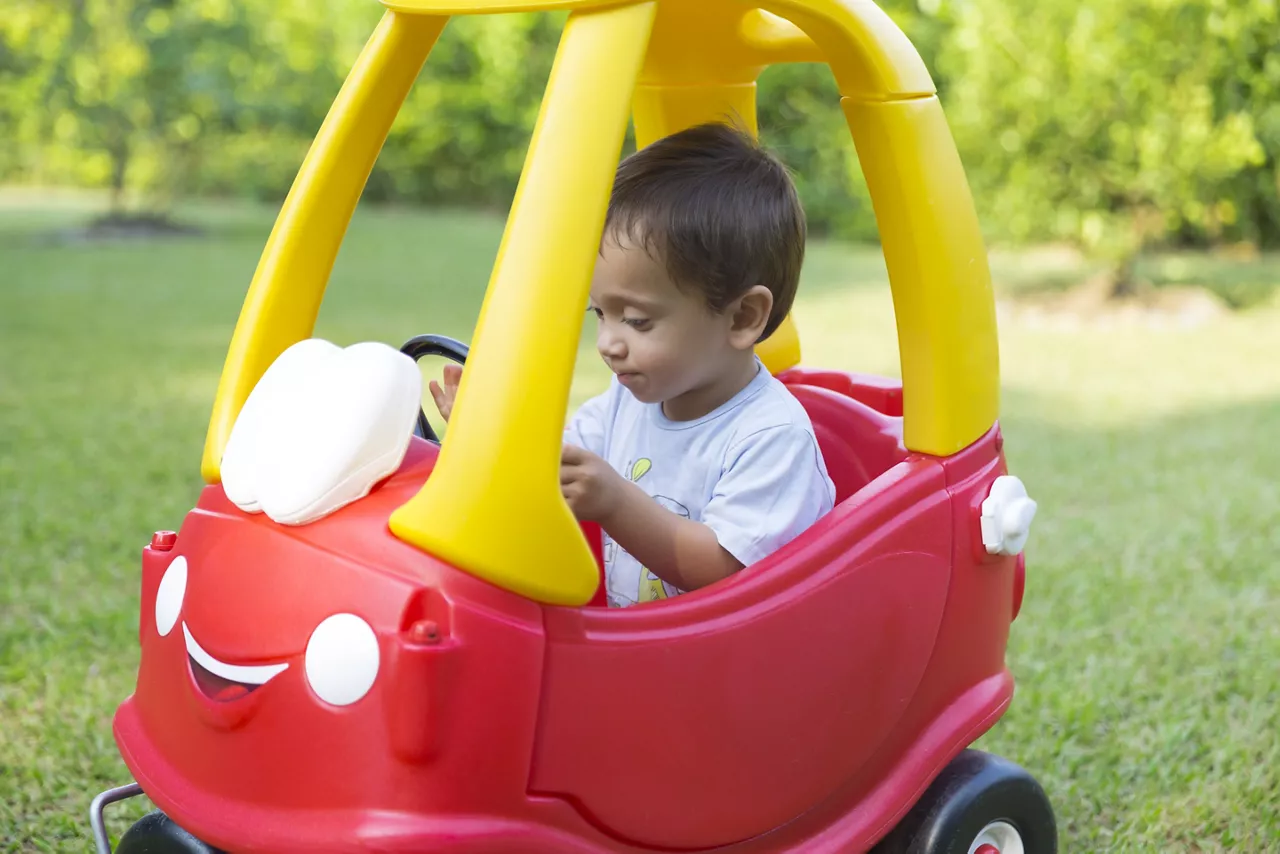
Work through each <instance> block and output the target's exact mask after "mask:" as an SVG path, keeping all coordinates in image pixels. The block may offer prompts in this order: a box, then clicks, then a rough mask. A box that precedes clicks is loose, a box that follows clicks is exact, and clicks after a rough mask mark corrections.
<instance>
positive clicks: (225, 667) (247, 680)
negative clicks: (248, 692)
mask: <svg viewBox="0 0 1280 854" xmlns="http://www.w3.org/2000/svg"><path fill="white" fill-rule="evenodd" d="M182 634H183V635H184V636H186V639H187V654H188V655H190V656H191V660H192V661H194V662H195V663H196V664H199V665H200V666H201V667H203V668H204V669H205V670H207V671H209V672H210V673H212V674H213V675H214V676H218V677H221V678H222V679H225V680H227V681H228V682H239V683H241V684H244V685H265V684H266V683H267V680H269V679H271V678H272V677H273V676H276V675H277V674H279V673H282V672H284V670H285V669H287V668H288V667H289V665H287V664H259V665H254V666H249V665H244V664H227V663H226V662H224V661H219V660H218V659H216V658H214V657H213V656H212V655H210V654H209V653H207V652H205V651H204V650H203V649H201V648H200V644H198V643H196V639H195V638H193V637H192V636H191V630H190V629H188V628H187V624H186V622H185V621H184V622H183V623H182Z"/></svg>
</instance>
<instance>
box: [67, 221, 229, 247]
mask: <svg viewBox="0 0 1280 854" xmlns="http://www.w3.org/2000/svg"><path fill="white" fill-rule="evenodd" d="M203 234H204V231H203V230H202V229H199V228H197V227H195V226H193V225H188V224H186V223H181V222H177V221H176V220H173V219H170V218H169V217H167V216H160V215H154V214H128V215H121V214H115V215H110V216H104V217H99V218H98V219H95V220H93V221H91V222H90V223H89V224H88V225H86V226H83V227H80V228H64V229H60V230H58V231H55V232H52V233H50V234H48V235H46V236H45V240H47V241H49V242H54V243H109V242H114V241H131V240H163V239H167V238H174V237H199V236H201V235H203Z"/></svg>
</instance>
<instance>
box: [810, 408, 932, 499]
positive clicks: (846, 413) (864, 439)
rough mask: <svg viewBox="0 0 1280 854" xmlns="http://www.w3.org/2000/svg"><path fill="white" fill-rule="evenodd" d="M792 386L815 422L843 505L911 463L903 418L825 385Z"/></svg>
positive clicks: (821, 446) (837, 496)
mask: <svg viewBox="0 0 1280 854" xmlns="http://www.w3.org/2000/svg"><path fill="white" fill-rule="evenodd" d="M788 388H789V389H790V391H791V393H792V394H793V395H795V397H796V399H797V400H799V401H800V402H801V403H802V404H804V408H805V411H806V412H808V413H809V419H810V420H811V421H812V422H813V432H814V435H815V436H816V437H817V439H818V447H819V448H821V449H822V458H823V460H824V461H825V462H826V464H827V473H828V474H829V475H831V480H832V482H833V483H834V484H835V487H836V502H837V503H839V502H842V501H844V500H845V499H846V498H848V497H849V496H851V495H853V494H854V493H856V492H857V491H858V490H860V489H862V488H863V487H864V486H866V485H867V484H869V483H870V482H871V481H873V480H875V479H876V478H877V477H879V476H880V475H882V474H884V473H885V472H887V471H888V470H889V469H890V468H892V467H893V466H894V465H896V464H897V463H899V462H901V461H902V460H904V459H906V457H907V449H906V448H905V447H903V445H902V419H901V418H895V417H893V416H890V415H885V414H883V413H881V412H878V411H876V410H875V409H872V408H871V407H870V406H868V405H867V404H865V403H862V402H861V401H858V400H856V399H854V398H852V397H848V396H846V395H843V394H839V393H837V392H833V391H830V390H828V389H826V388H821V387H819V386H810V385H789V386H788Z"/></svg>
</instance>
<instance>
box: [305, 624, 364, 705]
mask: <svg viewBox="0 0 1280 854" xmlns="http://www.w3.org/2000/svg"><path fill="white" fill-rule="evenodd" d="M306 674H307V683H308V684H309V685H310V686H311V690H312V691H315V692H316V696H318V697H319V698H320V699H321V700H324V701H325V702H326V703H332V704H333V705H335V706H349V705H351V704H352V703H354V702H355V701H356V700H359V699H360V698H361V697H363V696H364V695H365V694H367V693H368V692H369V689H370V688H372V687H373V680H374V679H376V678H377V677H378V636H377V635H375V634H374V633H373V629H372V628H370V626H369V624H368V623H366V622H365V621H364V620H362V619H360V618H359V617H357V616H356V615H355V614H334V615H333V616H332V617H327V618H325V619H324V620H323V621H322V622H321V623H320V625H318V626H316V630H315V631H314V632H312V633H311V640H309V641H307V656H306Z"/></svg>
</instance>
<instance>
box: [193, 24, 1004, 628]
mask: <svg viewBox="0 0 1280 854" xmlns="http://www.w3.org/2000/svg"><path fill="white" fill-rule="evenodd" d="M383 2H384V5H386V6H387V7H388V9H387V12H386V13H385V14H384V16H383V19H382V21H381V22H380V23H379V24H378V27H377V29H376V30H375V32H374V34H373V36H372V37H371V38H370V40H369V42H368V44H367V45H366V47H365V49H364V51H363V52H362V53H361V55H360V57H359V59H358V60H357V61H356V64H355V66H354V67H353V68H352V70H351V73H350V75H349V76H348V78H347V81H346V83H345V84H344V85H343V87H342V90H341V91H340V92H339V94H338V97H337V99H336V100H335V102H334V105H333V107H332V109H331V110H330V112H329V115H328V117H327V118H326V119H325V122H324V124H323V126H322V127H321V129H320V132H319V134H318V135H317V137H316V140H315V143H314V144H313V145H312V148H311V150H310V152H309V153H308V155H307V158H306V160H305V161H304V162H303V165H302V168H301V170H300V172H299V174H298V177H297V179H296V181H295V183H294V186H293V188H292V190H291V191H290V193H289V196H288V198H287V199H286V200H285V203H284V206H283V207H282V209H281V211H280V215H279V218H278V219H277V222H276V225H275V228H274V229H273V230H272V233H271V236H270V238H269V239H268V241H267V245H266V248H265V250H264V251H263V255H262V259H261V260H260V262H259V264H258V269H257V271H256V272H255V274H254V277H253V281H252V283H251V285H250V287H249V293H248V295H247V297H246V299H245V304H244V308H243V310H242V312H241V316H240V320H239V322H238V324H237V326H236V330H235V333H234V335H233V338H232V341H231V346H230V350H229V352H228V355H227V361H226V365H225V367H224V369H223V374H222V379H221V382H220V384H219V386H218V393H217V398H216V400H215V403H214V411H213V416H212V419H211V422H210V427H209V433H208V438H207V440H206V445H205V453H204V459H203V464H202V471H203V474H204V476H205V478H206V480H208V481H209V482H216V481H217V480H218V478H219V465H220V461H221V457H222V451H223V448H224V447H225V445H226V441H227V437H228V436H229V434H230V431H231V427H232V425H233V424H234V423H235V417H236V414H237V413H238V412H239V410H240V407H241V406H242V405H243V403H244V401H245V399H246V397H247V396H248V394H249V392H250V391H251V390H252V388H253V386H254V384H255V383H256V382H257V380H258V378H259V377H260V376H261V375H262V374H263V372H264V371H265V370H266V368H267V367H268V366H269V365H270V364H271V362H272V361H273V360H274V359H275V358H276V356H278V355H279V354H280V353H281V352H282V351H283V350H284V349H285V348H287V347H288V346H289V345H291V344H293V343H294V342H296V341H298V340H301V339H302V338H305V337H308V336H309V335H310V334H311V331H312V328H313V326H314V323H315V318H316V315H317V313H318V311H319V307H320V301H321V298H322V296H323V293H324V288H325V285H326V283H327V281H328V277H329V273H330V269H331V267H332V264H333V260H334V257H335V256H336V254H337V251H338V246H339V244H340V243H341V240H342V236H343V234H344V233H345V231H346V227H347V224H348V222H349V220H350V217H351V214H352V212H353V211H354V209H355V206H356V202H357V201H358V199H359V196H360V193H361V191H362V189H363V187H364V184H365V181H366V180H367V178H368V175H369V171H370V170H371V169H372V167H373V163H374V160H375V159H376V157H377V154H378V151H379V149H380V148H381V146H382V143H383V141H384V140H385V139H386V135H387V132H388V130H389V128H390V126H391V122H392V120H393V119H394V118H395V115H396V113H397V112H398V110H399V108H400V104H401V103H402V102H403V100H404V97H405V95H406V94H407V92H408V90H409V88H410V87H411V86H412V84H413V81H414V79H415V78H416V76H417V74H418V71H419V70H420V68H421V66H422V63H423V62H424V61H425V60H426V58H427V55H428V53H429V52H430V50H431V47H432V46H433V45H434V43H435V41H436V39H437V38H438V36H439V35H440V32H441V30H442V29H443V27H444V26H445V23H446V22H447V21H448V17H449V16H450V15H453V14H474V13H497V12H515V11H535V10H552V9H561V10H568V11H569V15H568V19H567V22H566V24H565V30H564V35H563V37H562V39H561V43H560V47H559V51H558V53H557V55H556V59H555V63H554V66H553V68H552V71H551V76H550V79H549V81H548V84H547V89H546V93H545V95H544V98H543V102H542V107H541V111H540V113H539V115H538V120H537V124H536V126H535V128H534V132H533V138H532V141H531V143H530V146H529V151H528V155H527V159H526V161H525V167H524V171H523V173H522V175H521V178H520V183H519V186H518V189H517V191H516V196H515V200H514V202H513V203H512V207H511V212H510V216H509V218H508V220H507V228H506V231H505V233H504V235H503V240H502V245H501V248H500V249H499V251H498V256H497V260H496V262H495V264H494V269H493V273H492V278H491V279H490V282H489V287H488V290H487V291H486V294H485V299H484V303H483V305H482V307H481V311H480V318H479V321H478V323H477V326H476V330H475V334H474V338H473V340H472V346H471V353H470V357H469V359H468V362H467V370H466V372H465V374H464V376H463V381H462V387H461V389H460V390H459V395H458V399H457V402H456V404H455V407H454V411H453V415H452V418H451V421H450V431H449V441H448V442H447V443H446V444H445V446H444V447H443V448H442V450H441V454H440V459H439V462H438V463H437V466H436V468H435V471H434V472H433V473H432V475H431V477H430V478H429V479H428V481H427V483H426V484H425V485H424V486H423V488H422V490H421V492H419V493H418V495H417V496H415V497H414V498H413V499H412V500H411V501H409V502H408V503H407V504H405V505H404V506H403V507H401V508H399V509H398V510H397V511H396V512H395V513H394V514H393V515H392V517H391V522H390V524H391V529H392V531H393V532H394V533H395V534H396V535H397V536H399V537H400V538H402V539H404V540H406V541H408V542H411V543H414V544H415V545H418V546H420V547H421V548H423V549H425V550H426V551H429V552H430V553H432V554H434V555H437V556H438V557H440V558H442V559H444V560H446V561H449V562H451V563H453V564H454V565H456V566H458V567H460V568H463V569H465V570H467V571H469V572H472V573H474V574H476V575H478V576H480V577H483V578H486V579H488V580H490V581H492V582H493V583H495V584H498V585H500V586H502V587H505V588H507V589H510V590H512V591H515V592H517V593H520V594H522V595H525V596H528V597H530V598H533V599H535V600H537V601H540V602H545V603H551V604H564V605H579V604H583V603H585V602H586V601H588V600H589V599H590V597H591V595H592V593H593V591H594V589H595V587H596V584H597V577H598V575H597V569H596V566H595V563H594V560H593V558H592V557H591V554H590V551H589V550H588V547H587V545H586V542H585V540H584V538H583V536H582V534H581V531H580V529H579V527H578V524H577V522H576V520H574V518H573V516H572V514H571V513H570V511H569V509H568V507H567V505H566V504H565V502H564V501H563V499H562V497H561V495H560V487H559V473H558V467H559V458H560V444H561V436H562V433H563V428H564V413H565V410H566V409H567V404H568V397H569V384H570V380H571V377H572V373H573V365H574V358H575V356H576V352H577V345H578V337H579V332H580V329H581V315H582V306H583V305H585V304H586V300H587V291H588V287H589V283H590V278H591V272H592V267H593V264H594V261H595V257H596V251H597V247H598V243H599V237H600V232H601V230H602V228H603V222H604V213H605V208H606V205H607V201H608V194H609V189H610V186H611V183H612V179H613V174H614V170H615V167H616V165H617V159H618V154H619V151H620V149H621V147H622V140H623V136H624V133H625V130H626V125H627V120H628V117H629V116H631V117H633V118H634V122H635V128H636V137H637V142H638V144H640V145H646V144H648V143H649V142H651V141H652V140H654V139H657V138H660V137H662V136H665V135H667V134H670V133H673V132H675V131H677V130H680V129H681V128H684V127H688V126H690V125H693V124H696V123H699V122H703V121H712V120H725V119H736V120H738V121H741V122H745V123H746V124H747V125H748V126H749V127H750V128H751V129H752V130H754V129H755V115H756V105H755V91H756V90H755V81H756V78H757V77H758V75H759V74H760V72H761V71H762V70H763V69H764V68H765V67H766V66H768V65H770V64H773V63H776V62H795V61H815V60H817V61H825V62H827V63H828V64H829V65H830V66H831V69H832V71H833V73H834V75H835V78H836V83H837V85H838V87H839V90H840V93H841V96H842V97H841V106H842V108H843V110H844V112H845V115H846V117H847V119H848V123H849V127H850V130H851V132H852V134H853V139H854V143H855V145H856V146H857V151H858V156H859V158H860V160H861V163H862V169H863V172H864V174H865V175H866V179H867V184H868V186H869V188H870V191H871V197H872V202H873V205H874V207H875V212H876V217H877V221H878V223H879V228H880V236H881V242H882V245H883V248H884V254H885V260H886V262H887V265H888V269H889V279H890V284H891V287H892V290H893V299H894V308H895V314H896V317H897V326H898V340H899V347H900V351H901V360H902V376H903V389H904V416H905V420H904V431H905V442H906V445H907V447H908V448H909V449H911V450H913V451H917V452H921V453H927V454H934V455H939V456H945V455H949V454H952V453H955V452H956V451H958V450H960V449H962V448H964V447H966V446H967V445H969V444H970V443H972V442H973V441H975V440H976V439H978V438H979V437H980V436H982V435H983V434H984V433H985V432H986V431H987V430H989V429H990V428H991V426H992V425H993V423H994V422H995V419H996V415H997V408H998V376H999V371H998V356H997V346H996V330H995V309H994V301H993V298H992V294H991V287H990V273H989V271H988V267H987V258H986V252H985V249H984V246H983V242H982V237H981V234H980V232H979V229H978V222H977V217H976V214H975V212H974V207H973V201H972V198H971V196H970V193H969V187H968V183H967V181H966V180H965V177H964V172H963V169H962V167H961V165H960V159H959V156H958V154H957V153H956V149H955V144H954V142H953V141H952V138H951V133H950V130H949V129H948V127H947V124H946V120H945V118H944V116H943V113H942V108H941V105H940V104H939V102H938V99H937V97H936V94H935V90H934V86H933V83H932V81H931V79H930V78H929V74H928V72H927V71H926V69H925V67H924V64H923V62H922V61H921V59H920V57H919V55H918V53H917V52H916V51H915V49H914V48H913V47H912V46H911V44H910V43H909V42H908V41H907V39H906V37H905V36H904V35H903V34H902V32H901V30H899V29H898V27H897V26H896V25H895V24H894V23H893V22H892V21H891V20H890V19H889V17H888V16H887V15H885V14H884V12H883V11H881V10H880V8H879V7H877V6H876V5H875V4H874V3H872V2H869V0H773V2H767V3H760V4H757V5H747V4H743V3H735V2H730V0H649V2H631V3H625V2H623V3H619V2H603V0H541V2H515V0H383ZM760 354H761V357H762V358H763V359H764V360H765V364H766V365H767V366H768V367H769V369H770V370H772V371H774V372H778V371H781V370H784V369H786V368H788V367H791V366H793V365H795V364H796V363H797V362H798V361H799V357H800V350H799V339H798V336H797V333H796V330H795V327H794V325H793V324H792V323H791V321H790V319H788V321H787V322H786V323H785V324H784V325H783V327H782V329H780V330H779V331H778V332H777V333H775V335H774V336H772V337H771V338H770V339H769V340H768V341H766V342H764V343H763V344H762V345H761V347H760Z"/></svg>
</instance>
